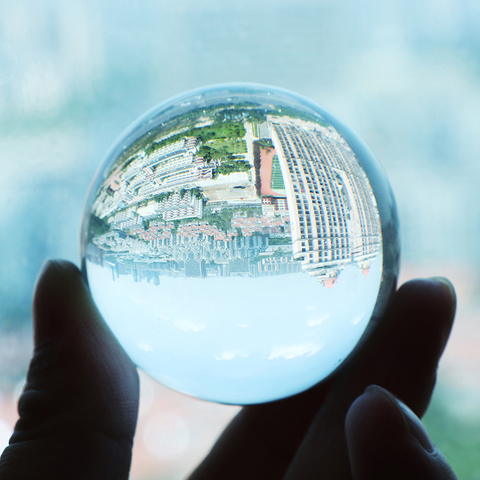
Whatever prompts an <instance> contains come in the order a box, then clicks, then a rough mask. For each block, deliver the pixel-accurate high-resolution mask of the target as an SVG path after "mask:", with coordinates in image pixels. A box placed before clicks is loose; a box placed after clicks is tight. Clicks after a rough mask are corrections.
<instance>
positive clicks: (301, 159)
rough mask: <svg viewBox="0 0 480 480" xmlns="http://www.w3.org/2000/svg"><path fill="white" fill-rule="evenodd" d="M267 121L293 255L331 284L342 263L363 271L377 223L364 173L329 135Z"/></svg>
mask: <svg viewBox="0 0 480 480" xmlns="http://www.w3.org/2000/svg"><path fill="white" fill-rule="evenodd" d="M295 122H296V123H295V124H294V125H292V124H287V123H284V122H281V121H278V122H277V121H275V120H274V119H271V122H270V130H271V136H272V140H273V143H274V146H275V150H276V152H277V155H278V158H279V160H280V167H281V169H282V174H283V177H284V183H285V189H286V195H287V202H288V205H289V210H290V220H291V227H292V241H293V255H294V258H296V259H301V260H302V265H303V269H304V270H306V271H308V272H309V273H310V274H311V275H312V276H314V277H317V278H318V279H319V280H320V281H322V282H323V283H325V284H326V285H333V284H334V282H332V280H333V279H335V278H336V277H337V276H338V274H339V272H340V271H341V270H342V269H343V268H344V267H345V266H346V265H348V264H352V263H353V264H356V265H358V266H359V268H361V269H362V270H364V271H366V272H367V271H368V267H369V265H370V262H371V261H372V260H373V259H374V258H375V257H376V256H377V254H378V253H379V251H380V248H381V229H380V219H379V215H378V211H377V207H376V202H375V198H374V196H373V193H372V191H371V187H370V183H369V181H368V179H367V176H366V174H365V172H364V171H363V170H362V168H361V167H360V165H359V164H358V162H357V159H356V158H355V154H354V153H353V151H352V150H351V149H350V148H349V146H348V145H347V144H346V142H345V141H344V140H343V139H342V138H341V137H340V136H339V135H338V134H335V132H332V131H331V130H329V129H327V128H324V127H320V126H318V127H316V128H313V127H311V126H310V124H307V123H306V122H302V121H300V120H296V121H295Z"/></svg>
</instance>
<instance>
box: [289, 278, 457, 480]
mask: <svg viewBox="0 0 480 480" xmlns="http://www.w3.org/2000/svg"><path fill="white" fill-rule="evenodd" d="M454 312H455V295H454V292H453V288H452V287H451V285H450V284H449V283H448V282H447V281H445V280H438V279H433V280H416V281H411V282H408V283H407V284H405V285H403V286H402V287H401V288H400V289H399V290H398V292H397V293H396V295H395V297H394V299H393V301H392V303H391V305H390V307H389V309H388V312H387V314H386V315H385V317H384V319H383V320H382V322H381V324H380V325H379V328H378V329H377V330H376V331H375V332H374V333H373V334H372V336H371V338H370V339H369V341H368V342H367V343H366V344H365V345H364V347H363V348H362V349H361V351H359V352H358V353H357V355H355V356H354V357H353V358H352V359H351V360H350V362H349V364H348V365H346V367H345V369H343V371H342V372H340V373H339V375H338V376H337V377H336V379H335V382H334V384H333V385H332V388H331V390H330V392H329V394H328V397H327V398H326V400H325V403H324V405H323V407H322V408H321V409H320V410H319V412H318V413H317V415H316V417H315V419H314V420H313V422H312V425H311V426H310V428H309V430H308V432H307V434H306V435H305V438H304V440H303V442H302V444H301V446H300V448H299V449H298V452H297V454H296V456H295V459H294V461H293V462H292V465H291V467H290V469H289V471H288V474H287V475H286V479H293V478H295V479H298V478H301V479H304V480H309V479H317V478H318V475H319V472H321V473H322V479H335V480H339V479H350V478H351V474H350V467H349V462H348V453H347V445H346V439H345V434H344V428H343V426H344V424H345V416H346V413H347V411H348V409H349V407H350V405H351V404H352V403H353V401H354V400H355V399H356V398H357V397H358V396H360V395H361V394H362V393H363V391H364V390H365V389H366V387H367V386H368V385H372V384H373V385H380V386H382V387H384V388H385V389H387V390H389V391H391V392H392V393H393V394H395V395H396V396H397V397H398V398H400V399H402V400H403V401H404V402H405V403H406V404H407V405H408V406H409V407H410V408H411V409H412V410H413V411H414V412H415V413H416V414H417V415H418V416H421V415H422V414H423V413H424V412H425V410H426V408H427V405H428V402H429V400H430V397H431V394H432V390H433V387H434V384H435V378H436V369H437V365H438V361H439V359H440V356H441V354H442V352H443V350H444V348H445V345H446V341H447V339H448V335H449V332H450V330H451V327H452V323H453V317H454Z"/></svg>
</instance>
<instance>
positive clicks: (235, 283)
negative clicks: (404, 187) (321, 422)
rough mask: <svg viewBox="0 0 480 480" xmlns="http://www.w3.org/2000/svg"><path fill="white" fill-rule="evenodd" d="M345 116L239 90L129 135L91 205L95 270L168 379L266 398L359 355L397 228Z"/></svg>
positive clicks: (273, 93)
mask: <svg viewBox="0 0 480 480" xmlns="http://www.w3.org/2000/svg"><path fill="white" fill-rule="evenodd" d="M333 123H335V122H332V119H331V118H330V117H329V115H328V114H325V113H323V110H322V109H320V108H319V107H315V106H312V104H310V103H308V102H306V101H304V100H302V99H301V98H299V97H297V96H295V95H293V94H289V93H288V92H284V91H281V90H277V89H274V88H271V87H260V86H250V85H236V86H229V85H227V86H219V87H210V88H206V89H203V90H199V91H195V92H193V93H190V94H185V95H183V96H182V97H179V98H176V99H173V100H171V101H170V102H167V103H166V104H163V105H161V106H160V107H157V108H156V109H154V110H152V111H151V112H149V113H148V114H147V115H146V116H144V117H142V118H141V119H140V120H139V121H137V122H136V123H135V124H134V125H133V126H132V127H131V128H130V129H129V131H127V132H126V133H125V134H124V135H123V137H122V138H121V139H120V140H119V142H118V143H117V144H116V145H115V146H114V148H113V150H112V151H111V152H110V154H109V156H108V157H107V159H106V161H105V163H104V165H103V167H102V168H101V170H100V171H99V173H98V175H97V178H96V179H95V181H94V184H93V186H92V190H91V192H90V196H89V199H88V200H87V205H86V210H85V218H84V224H83V229H82V255H83V262H84V270H85V273H86V276H87V278H88V283H89V286H90V289H91V291H92V294H93V297H94V299H95V302H96V303H97V306H98V307H99V309H100V312H101V313H102V315H103V316H104V318H105V320H106V321H107V323H108V325H109V326H110V328H111V329H112V331H113V332H114V334H115V335H116V337H117V338H118V339H119V341H120V343H121V344H122V346H123V347H124V348H125V350H126V352H127V353H128V354H129V355H130V357H131V358H132V360H133V361H134V362H135V363H136V364H137V365H138V366H139V367H141V368H142V369H143V370H145V371H146V372H147V373H149V374H150V375H151V376H152V377H154V378H155V379H157V380H159V381H160V382H162V383H163V384H165V385H167V386H169V387H171V388H173V389H176V390H178V391H181V392H184V393H186V394H189V395H193V396H196V397H199V398H202V399H207V400H213V401H217V402H222V403H233V404H250V403H259V402H265V401H270V400H275V399H278V398H283V397H286V396H289V395H292V394H295V393H298V392H300V391H303V390H305V389H307V388H309V387H310V386H312V385H314V384H316V383H317V382H319V381H320V380H322V379H324V378H325V377H327V376H328V375H329V374H330V373H332V372H333V371H334V370H335V369H336V367H338V365H339V364H340V363H341V362H342V361H343V360H344V359H345V358H346V357H347V356H348V354H349V353H350V352H351V351H352V350H353V348H354V347H355V345H356V344H357V342H358V341H359V339H360V337H361V336H362V334H363V332H364V331H365V328H366V326H367V324H368V323H369V320H370V317H371V315H372V312H373V310H374V307H375V305H376V302H377V296H378V292H379V287H380V285H381V282H382V273H383V268H384V266H383V255H382V253H383V245H382V229H381V223H380V214H379V210H378V207H377V200H376V197H375V194H374V191H373V190H372V185H371V183H370V180H369V178H368V177H367V174H366V172H365V169H364V166H362V164H361V162H360V161H359V158H358V157H357V155H356V153H355V152H354V150H353V148H352V146H351V145H349V143H347V141H346V139H345V138H344V136H342V134H341V133H340V132H339V130H338V127H335V126H334V125H333ZM337 123H338V125H341V124H340V123H339V122H337ZM369 161H370V160H369V159H368V158H366V159H365V158H364V159H363V160H362V162H363V165H365V162H369ZM382 220H383V219H382Z"/></svg>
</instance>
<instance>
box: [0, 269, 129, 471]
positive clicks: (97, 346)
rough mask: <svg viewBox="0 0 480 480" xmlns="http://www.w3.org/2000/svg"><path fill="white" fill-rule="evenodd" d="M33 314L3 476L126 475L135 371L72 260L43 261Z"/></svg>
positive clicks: (2, 467)
mask: <svg viewBox="0 0 480 480" xmlns="http://www.w3.org/2000/svg"><path fill="white" fill-rule="evenodd" d="M33 319H34V341H35V349H34V356H33V358H32V361H31V364H30V368H29V372H28V375H27V384H26V386H25V389H24V392H23V394H22V396H21V398H20V400H19V406H18V409H19V414H20V419H19V420H18V422H17V424H16V426H15V431H14V434H13V436H12V437H11V439H10V445H9V446H8V447H7V449H6V450H5V451H4V454H3V455H2V458H1V461H0V477H1V478H2V479H5V480H9V479H15V480H23V479H27V478H28V479H31V478H36V479H43V478H45V479H47V478H48V479H52V478H69V479H77V478H82V479H84V478H89V479H102V480H105V479H116V480H117V479H122V478H125V479H126V478H128V471H129V467H130V459H131V448H132V442H133V435H134V431H135V424H136V415H137V406H138V375H137V372H136V369H135V367H134V365H133V364H132V362H131V361H130V360H129V359H128V357H127V356H126V354H125V353H124V352H123V350H122V348H121V347H120V345H119V344H118V343H117V341H116V340H115V338H114V337H113V335H112V334H111V332H110V330H109V329H108V327H107V326H106V325H105V323H104V322H103V320H102V318H101V316H100V314H99V312H98V310H97V309H96V307H95V305H94V304H93V301H92V299H91V297H90V293H89V291H88V288H87V286H86V285H85V283H84V281H83V279H82V277H81V274H80V272H79V271H78V269H77V268H76V267H75V266H74V265H73V264H70V263H68V262H48V263H47V264H46V265H45V267H44V269H43V271H42V273H41V275H40V277H39V279H38V282H37V286H36V291H35V296H34V302H33Z"/></svg>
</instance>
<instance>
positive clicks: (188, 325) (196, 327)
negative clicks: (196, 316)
mask: <svg viewBox="0 0 480 480" xmlns="http://www.w3.org/2000/svg"><path fill="white" fill-rule="evenodd" d="M173 324H174V325H175V326H176V327H178V328H179V329H180V330H183V331H184V332H199V331H200V330H203V329H204V328H207V326H206V325H205V324H204V323H195V322H192V321H191V320H175V322H174V323H173Z"/></svg>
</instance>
